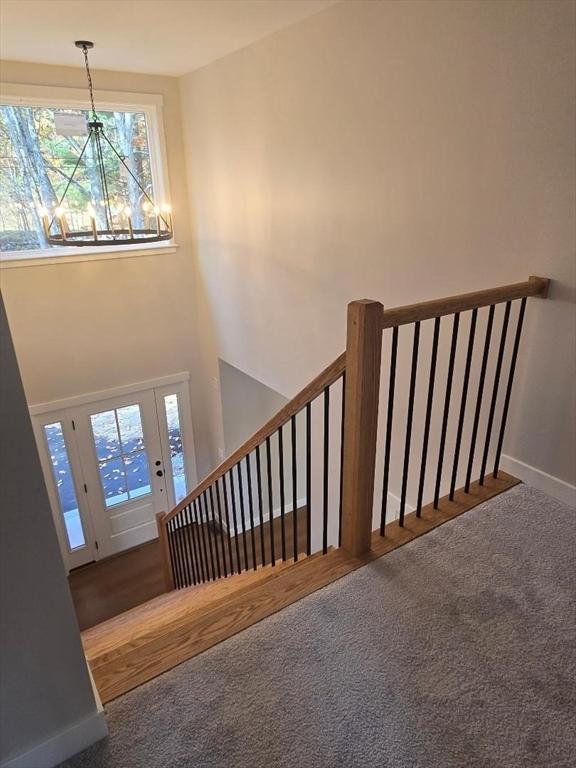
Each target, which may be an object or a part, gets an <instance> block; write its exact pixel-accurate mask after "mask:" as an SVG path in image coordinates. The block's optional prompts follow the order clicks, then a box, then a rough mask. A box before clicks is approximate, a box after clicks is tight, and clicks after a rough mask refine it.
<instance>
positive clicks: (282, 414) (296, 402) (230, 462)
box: [161, 352, 346, 525]
mask: <svg viewBox="0 0 576 768" xmlns="http://www.w3.org/2000/svg"><path fill="white" fill-rule="evenodd" d="M345 368H346V352H343V353H342V354H341V355H340V357H337V358H336V360H334V362H333V363H331V364H330V365H329V366H328V367H327V368H325V369H324V370H323V371H322V373H320V374H318V376H316V378H315V379H313V380H312V381H311V382H310V383H309V384H308V385H307V386H305V387H304V389H302V390H301V391H300V392H299V393H298V394H297V395H296V396H295V397H293V398H292V400H290V402H288V403H286V405H285V406H284V407H283V408H281V409H280V410H279V411H278V413H277V414H276V415H275V416H272V418H271V419H270V420H269V421H267V422H266V424H264V425H263V426H262V427H260V429H259V430H258V431H257V432H255V433H254V434H253V435H252V436H251V437H249V438H248V440H246V442H245V443H243V444H242V445H241V446H240V447H239V448H237V449H236V450H235V451H234V453H232V454H231V455H230V456H229V457H228V458H227V459H225V460H224V461H223V462H222V464H220V465H219V466H217V467H216V469H214V470H212V472H210V474H209V475H206V477H205V478H204V479H203V480H202V481H201V482H200V484H199V485H198V486H196V488H195V489H194V490H193V491H192V492H191V493H189V494H188V496H186V497H185V498H184V499H182V501H181V502H180V503H179V504H178V506H177V507H175V508H174V509H173V510H172V511H171V512H169V513H168V514H167V515H164V517H163V518H162V520H161V523H162V525H166V523H167V522H168V521H169V520H171V519H172V518H173V517H174V516H175V515H177V514H178V513H179V512H181V511H182V510H183V509H185V507H187V506H188V505H189V504H191V503H192V502H193V501H194V499H197V498H198V496H200V495H201V494H203V493H204V491H206V490H208V488H210V486H211V485H212V484H213V483H215V482H216V480H219V479H220V478H221V477H222V476H223V475H225V474H226V472H228V471H229V470H230V469H232V467H234V466H236V464H237V463H238V462H239V461H241V460H242V459H243V458H245V457H246V456H248V454H249V453H251V452H252V451H253V450H254V449H255V448H256V447H257V446H258V445H261V444H262V443H263V442H264V440H266V438H267V437H271V436H272V435H273V434H274V433H275V432H276V430H277V429H278V428H279V427H282V426H284V424H286V423H287V422H288V421H290V419H291V418H292V416H295V415H296V414H297V413H299V411H301V410H302V408H304V407H305V406H306V405H307V404H308V403H310V402H312V400H314V399H315V398H316V397H318V395H321V394H322V392H323V391H324V389H325V388H326V387H328V386H330V384H333V383H334V382H335V381H336V380H337V379H338V378H339V377H340V376H341V375H342V374H343V373H344V370H345Z"/></svg>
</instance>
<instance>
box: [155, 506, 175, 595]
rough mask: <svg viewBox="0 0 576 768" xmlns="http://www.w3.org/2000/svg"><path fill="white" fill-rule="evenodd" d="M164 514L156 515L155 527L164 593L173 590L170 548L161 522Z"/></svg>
mask: <svg viewBox="0 0 576 768" xmlns="http://www.w3.org/2000/svg"><path fill="white" fill-rule="evenodd" d="M165 517H166V512H157V513H156V527H157V528H158V540H159V542H160V557H161V558H162V573H163V574H164V584H165V585H166V592H171V591H172V590H173V589H174V580H173V578H172V564H171V562H170V547H169V545H168V531H167V530H166V525H165V524H164V522H163V520H164V518H165Z"/></svg>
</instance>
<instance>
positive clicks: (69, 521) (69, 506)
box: [44, 421, 86, 549]
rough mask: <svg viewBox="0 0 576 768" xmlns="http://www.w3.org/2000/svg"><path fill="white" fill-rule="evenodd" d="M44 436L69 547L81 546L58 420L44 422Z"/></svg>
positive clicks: (71, 480) (73, 493) (80, 531)
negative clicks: (49, 422) (51, 422)
mask: <svg viewBox="0 0 576 768" xmlns="http://www.w3.org/2000/svg"><path fill="white" fill-rule="evenodd" d="M44 436H45V438H46V443H47V445H48V453H49V454H50V464H51V465H52V475H53V477H54V483H55V485H56V491H57V493H58V499H59V501H60V509H61V511H62V516H63V518H64V527H65V528H66V535H67V537H68V544H69V546H70V549H77V548H78V547H83V546H84V544H85V543H86V540H85V538H84V531H83V529H82V520H81V519H80V512H79V510H78V499H77V497H76V491H75V489H74V481H73V478H72V470H71V468H70V459H69V458H68V450H67V448H66V442H65V440H64V433H63V431H62V424H61V423H60V422H59V421H56V422H54V423H53V424H46V425H45V427H44Z"/></svg>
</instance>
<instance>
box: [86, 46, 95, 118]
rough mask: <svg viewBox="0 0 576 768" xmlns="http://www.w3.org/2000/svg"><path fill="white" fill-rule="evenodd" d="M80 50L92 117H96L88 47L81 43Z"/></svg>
mask: <svg viewBox="0 0 576 768" xmlns="http://www.w3.org/2000/svg"><path fill="white" fill-rule="evenodd" d="M82 50H83V52H84V63H85V64H86V77H87V79H88V90H89V92H90V102H91V104H92V117H93V118H94V119H96V118H97V117H98V115H97V114H96V107H95V105H94V90H93V87H92V75H91V74H90V65H89V64H88V48H87V47H86V46H85V45H83V46H82Z"/></svg>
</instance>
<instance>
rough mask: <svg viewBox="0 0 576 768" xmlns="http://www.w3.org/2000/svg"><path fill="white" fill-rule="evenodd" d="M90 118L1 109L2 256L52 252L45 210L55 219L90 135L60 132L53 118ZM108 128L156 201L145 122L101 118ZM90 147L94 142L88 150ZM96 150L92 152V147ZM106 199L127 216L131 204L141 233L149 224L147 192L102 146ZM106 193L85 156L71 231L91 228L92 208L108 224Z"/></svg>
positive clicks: (118, 115) (141, 117)
mask: <svg viewBox="0 0 576 768" xmlns="http://www.w3.org/2000/svg"><path fill="white" fill-rule="evenodd" d="M58 113H68V114H82V115H84V116H85V117H86V120H88V112H87V111H81V110H70V109H56V108H50V107H33V106H25V107H24V106H12V105H3V106H0V250H2V251H21V250H36V249H41V248H48V247H49V244H48V243H47V241H46V238H45V236H44V231H43V227H42V219H41V216H40V214H39V210H41V209H42V208H46V209H47V210H48V211H50V212H51V213H52V212H53V211H54V208H55V206H57V205H58V203H59V201H60V199H61V197H62V195H63V193H64V190H65V189H66V186H67V184H68V183H69V182H70V178H71V176H72V173H73V171H74V167H75V166H76V163H77V161H78V158H79V156H80V153H81V152H82V147H83V146H84V143H85V141H86V136H87V134H86V135H78V136H63V135H60V134H58V132H57V131H56V126H55V119H54V118H55V115H56V114H58ZM99 119H100V120H101V121H102V122H103V123H104V130H105V132H106V134H107V136H108V137H109V139H110V141H111V142H112V144H113V145H114V146H115V147H116V149H117V150H118V152H119V153H120V155H122V156H123V159H124V161H125V162H126V164H127V166H128V168H129V169H130V171H131V172H132V173H133V174H134V176H136V178H137V179H138V180H139V182H140V184H141V185H142V187H143V188H144V189H145V190H146V193H147V194H148V195H149V196H150V197H151V198H154V189H153V184H152V169H151V162H150V149H149V142H148V134H147V126H146V116H145V114H144V113H143V112H130V111H115V112H99ZM91 144H92V142H90V145H91ZM88 149H90V146H89V148H88ZM103 153H104V163H105V166H106V172H107V180H108V193H109V196H110V198H111V200H112V203H113V205H115V206H116V207H117V209H118V210H121V209H122V208H123V207H124V206H126V205H128V206H130V208H131V210H132V218H133V221H134V224H135V226H136V227H140V226H143V225H144V219H145V216H146V214H145V212H144V210H143V203H144V202H145V199H143V198H144V195H143V193H142V191H141V190H140V189H139V188H138V185H137V184H136V182H135V181H134V179H133V178H132V177H131V176H130V174H129V173H128V172H127V171H126V169H125V168H124V167H123V166H122V163H121V162H120V161H119V160H118V158H117V157H116V155H115V154H114V152H113V151H112V149H111V148H110V147H109V146H107V145H105V146H104V147H103ZM103 197H104V195H103V191H102V185H101V181H100V177H99V174H98V173H97V168H96V163H95V158H94V157H93V155H92V154H91V153H90V152H89V151H88V150H87V151H86V153H85V154H84V157H83V158H82V161H81V162H80V165H79V166H78V169H77V171H76V172H75V173H74V178H73V179H72V182H71V183H70V188H69V189H68V191H67V193H66V207H67V218H69V221H70V224H71V227H72V228H73V229H87V230H89V229H90V226H91V224H90V217H89V215H88V210H89V207H90V206H92V208H93V210H94V211H95V212H96V218H97V224H98V226H99V227H103V226H104V225H105V216H104V208H103V206H102V200H103Z"/></svg>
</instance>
